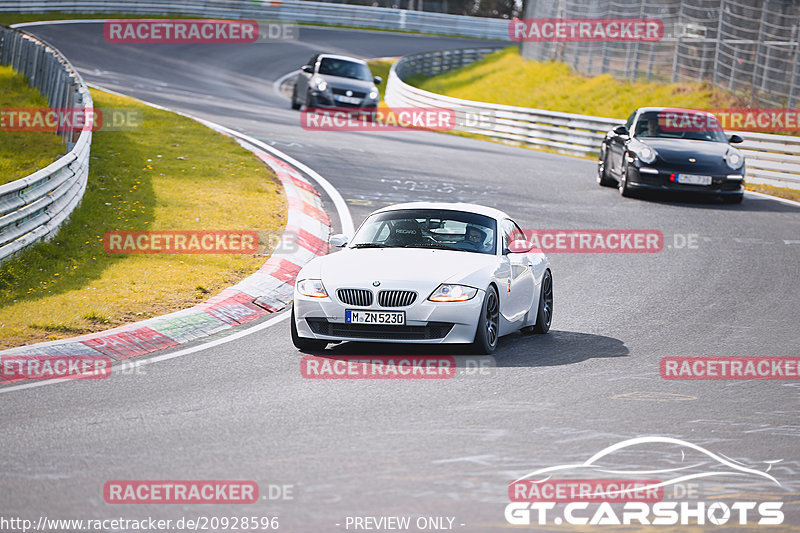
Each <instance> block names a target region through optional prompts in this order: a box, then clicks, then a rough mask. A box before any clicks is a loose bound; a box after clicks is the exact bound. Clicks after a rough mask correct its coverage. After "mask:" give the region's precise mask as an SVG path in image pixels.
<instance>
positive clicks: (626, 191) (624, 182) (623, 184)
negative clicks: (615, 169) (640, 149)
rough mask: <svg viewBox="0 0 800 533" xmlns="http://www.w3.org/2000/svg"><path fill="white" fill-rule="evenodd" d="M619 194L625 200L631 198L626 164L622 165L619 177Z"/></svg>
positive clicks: (631, 193)
mask: <svg viewBox="0 0 800 533" xmlns="http://www.w3.org/2000/svg"><path fill="white" fill-rule="evenodd" d="M626 157H627V156H626ZM619 193H620V194H621V195H622V196H624V197H626V198H630V197H631V196H633V192H632V191H631V188H630V187H628V165H626V164H623V165H622V172H621V173H620V176H619Z"/></svg>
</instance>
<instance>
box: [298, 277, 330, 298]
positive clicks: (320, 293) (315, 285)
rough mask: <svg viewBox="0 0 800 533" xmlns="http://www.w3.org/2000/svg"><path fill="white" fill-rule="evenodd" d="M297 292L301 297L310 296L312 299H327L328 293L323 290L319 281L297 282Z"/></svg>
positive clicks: (306, 280)
mask: <svg viewBox="0 0 800 533" xmlns="http://www.w3.org/2000/svg"><path fill="white" fill-rule="evenodd" d="M297 292H299V293H300V294H302V295H303V296H310V297H312V298H327V297H328V291H326V290H325V286H324V285H323V284H322V280H321V279H304V280H300V281H298V282H297Z"/></svg>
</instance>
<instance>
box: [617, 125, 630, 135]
mask: <svg viewBox="0 0 800 533" xmlns="http://www.w3.org/2000/svg"><path fill="white" fill-rule="evenodd" d="M614 133H616V134H617V135H628V128H626V127H625V126H617V127H616V128H614Z"/></svg>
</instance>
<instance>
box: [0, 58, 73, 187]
mask: <svg viewBox="0 0 800 533" xmlns="http://www.w3.org/2000/svg"><path fill="white" fill-rule="evenodd" d="M14 107H34V108H42V107H48V105H47V100H45V98H44V96H43V95H42V94H41V93H40V92H39V91H38V90H36V89H34V88H33V87H31V86H30V85H28V80H27V79H26V78H25V76H23V75H22V74H17V73H16V72H14V70H12V69H11V67H7V66H0V109H6V108H14ZM64 152H65V148H64V143H62V142H61V137H59V136H58V135H56V134H55V133H52V132H49V131H9V130H3V129H0V185H2V184H4V183H8V182H11V181H14V180H18V179H19V178H24V177H25V176H27V175H28V174H31V173H33V172H36V171H37V170H39V169H40V168H44V167H46V166H47V165H49V164H50V163H52V162H54V161H55V160H56V159H58V155H59V154H63V153H64Z"/></svg>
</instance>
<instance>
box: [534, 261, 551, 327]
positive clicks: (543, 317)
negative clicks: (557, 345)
mask: <svg viewBox="0 0 800 533" xmlns="http://www.w3.org/2000/svg"><path fill="white" fill-rule="evenodd" d="M552 323H553V276H552V274H550V271H549V270H546V271H545V273H544V278H542V290H541V293H540V294H539V311H538V313H537V314H536V325H534V326H533V332H534V333H540V334H543V333H547V332H548V331H550V324H552Z"/></svg>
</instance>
